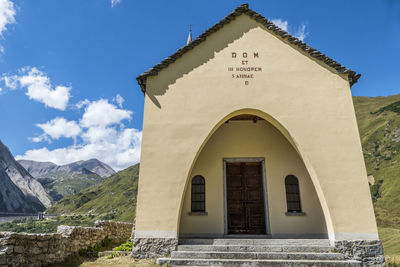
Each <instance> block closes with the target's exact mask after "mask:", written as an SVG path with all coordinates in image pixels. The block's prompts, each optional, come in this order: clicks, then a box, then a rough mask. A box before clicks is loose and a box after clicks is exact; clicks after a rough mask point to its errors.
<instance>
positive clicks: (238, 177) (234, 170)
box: [225, 162, 266, 234]
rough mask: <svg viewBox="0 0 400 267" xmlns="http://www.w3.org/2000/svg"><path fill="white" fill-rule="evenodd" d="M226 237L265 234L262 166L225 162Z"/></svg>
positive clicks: (254, 163) (258, 163) (260, 164)
mask: <svg viewBox="0 0 400 267" xmlns="http://www.w3.org/2000/svg"><path fill="white" fill-rule="evenodd" d="M225 170H226V192H227V199H226V201H227V226H228V234H266V229H265V228H266V227H265V204H264V203H265V202H264V186H263V168H262V163H261V162H226V169H225Z"/></svg>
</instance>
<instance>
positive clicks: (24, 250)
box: [0, 221, 133, 267]
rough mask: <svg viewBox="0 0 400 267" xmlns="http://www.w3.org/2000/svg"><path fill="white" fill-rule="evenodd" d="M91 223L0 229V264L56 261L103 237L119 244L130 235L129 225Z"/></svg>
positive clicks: (101, 222)
mask: <svg viewBox="0 0 400 267" xmlns="http://www.w3.org/2000/svg"><path fill="white" fill-rule="evenodd" d="M95 226H96V227H79V226H65V225H61V226H59V227H58V228H57V233H54V234H27V233H12V232H0V267H6V266H15V267H17V266H46V265H48V264H52V263H59V262H62V261H64V260H65V259H66V258H67V257H69V256H71V255H74V254H76V253H78V252H79V250H81V249H86V248H88V247H89V246H94V245H96V244H97V243H100V242H101V241H102V240H104V239H105V237H108V238H110V239H111V240H112V241H113V242H115V243H122V242H125V241H126V240H128V239H129V238H130V235H131V231H132V230H131V229H132V227H133V224H131V223H121V222H111V221H96V223H95Z"/></svg>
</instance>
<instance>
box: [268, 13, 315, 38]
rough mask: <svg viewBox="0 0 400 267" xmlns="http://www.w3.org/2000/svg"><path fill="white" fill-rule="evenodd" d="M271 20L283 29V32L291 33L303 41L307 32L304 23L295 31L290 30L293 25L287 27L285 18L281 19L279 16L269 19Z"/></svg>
mask: <svg viewBox="0 0 400 267" xmlns="http://www.w3.org/2000/svg"><path fill="white" fill-rule="evenodd" d="M271 22H272V23H274V24H275V25H276V26H278V27H279V28H281V29H282V30H284V31H285V32H288V33H289V34H291V35H293V36H294V37H296V38H297V39H299V40H300V41H303V40H304V39H305V38H306V37H307V36H308V32H307V31H306V25H305V24H304V23H302V24H301V25H300V26H299V27H298V28H297V30H296V31H295V32H292V30H290V29H291V28H293V27H289V22H288V21H287V20H282V19H280V18H275V19H271Z"/></svg>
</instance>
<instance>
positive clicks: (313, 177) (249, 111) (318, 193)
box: [177, 109, 334, 240]
mask: <svg viewBox="0 0 400 267" xmlns="http://www.w3.org/2000/svg"><path fill="white" fill-rule="evenodd" d="M246 115H250V116H257V117H259V118H261V119H263V120H265V121H266V122H267V123H268V124H270V125H272V126H273V128H274V129H276V130H277V131H278V132H279V133H280V134H281V135H282V136H283V137H284V138H285V139H286V141H287V142H289V143H290V145H291V147H292V148H293V149H294V150H295V151H296V152H297V155H298V157H299V158H300V159H301V161H302V163H303V164H304V166H305V169H306V171H307V173H308V176H309V179H310V181H311V183H312V186H313V189H314V190H315V193H316V196H317V197H316V201H319V204H320V207H321V210H322V212H321V214H323V218H324V220H325V224H326V232H327V235H328V237H329V239H331V240H334V236H333V233H334V232H333V227H332V221H331V217H330V213H329V209H328V206H327V203H326V200H325V197H324V194H323V191H322V189H321V186H320V184H319V181H318V178H317V176H316V174H315V171H314V170H313V167H312V165H311V164H310V162H309V161H308V159H307V157H306V155H304V153H303V151H302V149H301V145H299V144H298V143H297V142H296V139H295V138H294V137H293V135H291V134H290V132H289V131H288V130H287V128H286V127H284V126H283V125H282V124H281V123H279V122H278V121H277V120H276V119H274V118H273V117H271V116H270V115H268V114H266V113H264V112H262V111H260V110H255V109H242V110H238V111H235V112H232V113H230V114H229V115H227V116H225V117H223V118H222V119H220V120H219V121H218V123H216V125H215V126H214V127H213V129H211V130H210V132H209V134H208V135H207V137H205V138H204V141H203V143H202V144H201V146H200V147H199V149H198V150H197V153H196V156H195V158H194V159H193V161H192V164H191V168H190V170H188V172H187V179H186V185H185V191H184V193H183V195H182V198H181V204H180V211H179V216H178V217H179V219H178V226H177V229H178V232H179V233H181V232H182V229H181V220H182V217H181V215H182V209H183V205H184V203H185V197H186V195H187V190H188V189H189V188H190V186H191V185H190V183H191V178H192V177H191V176H192V175H193V169H194V166H195V164H196V162H197V161H198V159H199V156H200V154H201V152H202V151H203V149H204V147H205V146H206V145H207V143H208V142H209V141H210V139H211V138H212V136H213V135H214V134H215V133H216V132H217V131H218V129H220V128H221V126H222V125H223V124H224V123H226V122H227V121H230V120H231V119H232V118H237V117H238V116H246ZM238 156H239V155H238ZM266 161H267V164H266V165H267V166H266V168H267V169H268V159H266ZM221 164H222V162H221ZM288 174H290V173H288ZM267 176H268V175H267ZM267 179H268V177H267ZM224 190H226V189H224ZM206 194H207V193H206ZM186 201H187V200H186ZM271 205H273V204H272V203H270V206H271ZM267 207H268V205H267ZM185 212H186V211H185ZM267 219H268V218H267ZM191 220H196V217H195V216H193V218H191Z"/></svg>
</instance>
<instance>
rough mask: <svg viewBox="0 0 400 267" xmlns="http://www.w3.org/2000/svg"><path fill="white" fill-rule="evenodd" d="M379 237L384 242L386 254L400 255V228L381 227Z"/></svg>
mask: <svg viewBox="0 0 400 267" xmlns="http://www.w3.org/2000/svg"><path fill="white" fill-rule="evenodd" d="M379 237H380V239H381V241H382V243H383V249H384V251H385V254H386V255H389V256H390V255H392V256H394V255H399V254H400V253H399V252H400V230H399V229H394V228H381V227H379Z"/></svg>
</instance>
